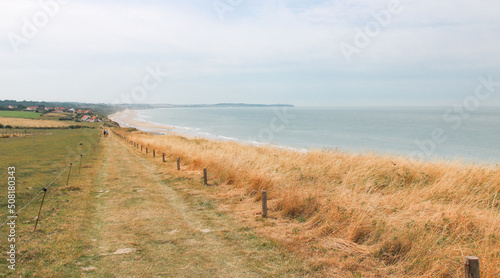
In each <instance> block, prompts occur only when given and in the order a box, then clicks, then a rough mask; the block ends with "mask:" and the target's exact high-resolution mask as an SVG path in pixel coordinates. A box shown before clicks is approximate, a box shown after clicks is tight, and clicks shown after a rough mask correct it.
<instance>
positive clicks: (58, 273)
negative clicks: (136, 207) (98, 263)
mask: <svg viewBox="0 0 500 278" xmlns="http://www.w3.org/2000/svg"><path fill="white" fill-rule="evenodd" d="M98 136H99V130H97V129H84V130H81V129H78V130H69V129H68V130H50V132H48V133H46V134H44V135H40V136H35V137H27V138H24V137H21V138H7V139H0V157H2V159H1V160H0V177H2V180H3V181H2V184H3V185H4V186H2V187H1V192H0V196H1V198H0V224H1V223H3V222H4V221H5V220H6V219H7V218H6V216H7V215H9V212H8V211H7V196H6V195H7V188H6V186H7V175H8V174H7V168H8V167H12V166H14V167H16V171H15V177H16V211H17V210H18V209H19V208H21V207H23V206H24V205H25V204H27V202H29V201H30V200H32V198H33V197H35V196H36V194H38V192H40V190H41V189H42V188H44V187H46V186H47V185H48V184H49V183H50V182H51V181H52V180H54V178H56V177H57V175H58V174H59V173H61V171H63V170H64V169H65V168H66V167H67V166H68V164H69V162H70V161H72V160H74V159H77V158H79V154H80V153H84V152H86V151H87V150H89V148H91V147H92V146H93V145H94V144H95V142H96V141H97V138H98ZM96 156H97V154H96ZM96 159H97V158H96V157H95V156H94V158H90V157H89V156H88V155H87V156H86V157H84V163H83V165H87V166H89V165H91V164H92V163H91V161H92V160H96ZM78 166H79V165H78V163H75V165H74V166H73V170H72V175H71V180H70V186H69V187H66V180H67V177H68V174H67V171H66V172H64V173H63V175H62V176H61V177H60V178H59V179H57V180H56V181H55V182H54V184H53V185H52V186H51V187H49V189H48V191H47V196H46V199H45V202H44V207H43V211H42V215H41V218H40V222H39V224H38V225H39V226H38V228H37V231H36V233H33V228H34V225H35V217H36V216H37V214H38V210H39V208H40V204H41V197H42V196H41V195H40V196H39V197H38V198H37V199H35V200H34V201H33V202H32V203H31V204H30V205H28V206H27V207H26V208H25V209H24V210H23V211H22V212H21V213H20V214H19V216H18V218H17V221H16V236H17V239H16V251H17V252H18V254H17V257H16V270H15V272H14V271H12V270H9V269H8V268H7V262H6V252H7V247H8V246H9V244H10V243H9V242H7V238H8V228H7V226H3V227H2V228H0V250H1V252H2V253H3V254H4V255H3V256H2V260H0V277H14V276H16V277H18V276H21V277H28V276H33V275H35V274H36V275H35V276H38V277H75V276H78V275H80V273H81V272H80V270H79V269H77V268H75V266H74V265H72V264H71V265H70V264H68V261H71V260H75V257H78V256H80V255H82V254H83V253H84V252H85V250H86V248H87V246H88V245H89V243H88V240H87V239H85V238H83V237H82V236H81V234H79V233H78V230H79V229H81V228H82V227H84V225H85V221H86V216H87V215H88V213H90V212H89V210H88V209H86V207H85V206H87V205H88V203H89V202H86V201H85V198H88V197H86V196H87V195H88V194H85V193H84V191H83V189H84V187H83V184H88V183H90V182H89V180H90V179H92V178H94V177H95V175H94V174H93V173H92V172H93V171H96V170H95V169H92V168H85V169H83V168H82V175H81V176H79V175H78V174H77V173H78V170H77V169H78ZM83 173H85V175H83Z"/></svg>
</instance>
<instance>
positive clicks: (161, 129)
mask: <svg viewBox="0 0 500 278" xmlns="http://www.w3.org/2000/svg"><path fill="white" fill-rule="evenodd" d="M138 117H139V112H138V111H137V110H130V109H127V110H123V111H120V112H117V113H115V114H112V115H109V116H108V118H109V119H111V120H112V121H114V122H117V123H118V124H119V125H120V127H122V128H136V129H138V130H140V131H143V132H147V133H151V134H153V135H155V134H159V135H175V136H181V137H184V138H187V139H196V138H204V139H209V140H216V141H227V142H237V143H242V144H245V145H252V146H264V145H266V146H273V147H277V148H280V149H288V150H292V151H298V152H307V151H308V150H307V149H298V148H293V147H289V146H281V145H275V144H265V143H259V142H251V141H245V140H242V139H238V138H231V137H226V136H219V135H214V134H208V133H207V136H195V135H192V134H188V133H184V132H179V131H178V130H179V128H176V127H174V126H168V125H162V124H158V123H153V122H149V121H141V120H138V119H137V118H138Z"/></svg>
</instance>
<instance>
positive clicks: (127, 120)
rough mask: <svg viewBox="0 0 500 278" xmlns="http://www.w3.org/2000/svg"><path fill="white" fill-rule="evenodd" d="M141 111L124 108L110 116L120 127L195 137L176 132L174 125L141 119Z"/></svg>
mask: <svg viewBox="0 0 500 278" xmlns="http://www.w3.org/2000/svg"><path fill="white" fill-rule="evenodd" d="M138 117H139V113H138V111H137V110H130V109H127V110H123V111H120V112H117V113H115V114H112V115H109V116H108V118H109V119H110V120H112V121H114V122H117V123H118V124H119V125H120V127H123V128H127V127H129V128H130V127H132V128H136V129H138V130H140V131H144V132H148V133H152V134H163V135H167V134H168V135H177V136H182V137H185V138H188V139H193V138H195V136H191V135H189V134H183V133H179V132H174V131H173V129H174V127H171V126H166V125H161V124H156V123H152V122H149V121H140V120H138V119H137V118H138Z"/></svg>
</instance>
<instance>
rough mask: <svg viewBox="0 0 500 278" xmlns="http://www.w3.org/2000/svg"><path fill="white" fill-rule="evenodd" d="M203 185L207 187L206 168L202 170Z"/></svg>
mask: <svg viewBox="0 0 500 278" xmlns="http://www.w3.org/2000/svg"><path fill="white" fill-rule="evenodd" d="M203 184H204V185H208V178H207V168H203Z"/></svg>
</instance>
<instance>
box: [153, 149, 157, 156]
mask: <svg viewBox="0 0 500 278" xmlns="http://www.w3.org/2000/svg"><path fill="white" fill-rule="evenodd" d="M153 157H156V151H155V149H153Z"/></svg>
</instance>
